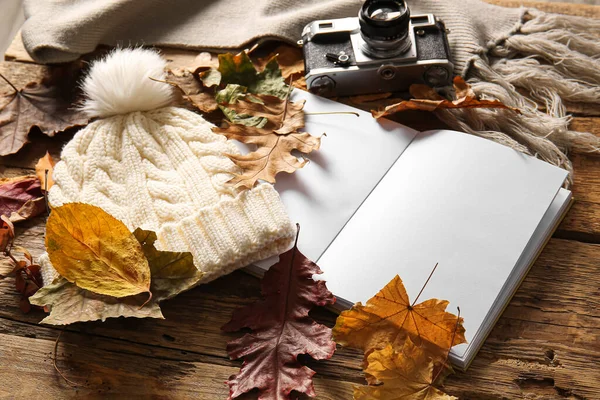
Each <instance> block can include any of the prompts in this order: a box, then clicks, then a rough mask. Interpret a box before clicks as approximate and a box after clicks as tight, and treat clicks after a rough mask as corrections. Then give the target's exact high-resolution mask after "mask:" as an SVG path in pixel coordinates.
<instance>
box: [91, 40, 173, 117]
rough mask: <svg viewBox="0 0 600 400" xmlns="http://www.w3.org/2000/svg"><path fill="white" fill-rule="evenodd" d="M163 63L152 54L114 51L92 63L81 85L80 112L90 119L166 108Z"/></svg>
mask: <svg viewBox="0 0 600 400" xmlns="http://www.w3.org/2000/svg"><path fill="white" fill-rule="evenodd" d="M165 66H166V61H165V60H164V59H162V58H161V57H160V55H159V54H158V53H157V52H156V51H153V50H148V49H142V48H135V49H117V50H114V51H113V52H111V53H110V54H108V55H107V56H106V57H105V58H104V59H102V60H98V61H96V62H94V63H93V64H92V66H91V68H90V71H89V73H88V76H87V77H86V78H85V80H84V81H83V84H82V88H83V92H84V95H85V97H86V99H85V100H84V102H83V105H82V106H81V109H82V110H83V111H84V112H85V113H86V114H87V115H89V116H90V117H108V116H111V115H117V114H127V113H130V112H134V111H148V110H154V109H156V108H161V107H165V106H167V105H169V103H170V102H171V95H172V87H171V85H168V84H166V83H162V82H156V81H153V80H152V79H150V78H154V79H159V80H164V78H165V72H164V69H165Z"/></svg>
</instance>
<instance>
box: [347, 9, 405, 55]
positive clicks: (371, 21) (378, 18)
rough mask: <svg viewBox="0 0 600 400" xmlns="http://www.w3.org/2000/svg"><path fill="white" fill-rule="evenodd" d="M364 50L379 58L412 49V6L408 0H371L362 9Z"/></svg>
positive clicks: (360, 20) (361, 23) (361, 25)
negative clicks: (410, 25)
mask: <svg viewBox="0 0 600 400" xmlns="http://www.w3.org/2000/svg"><path fill="white" fill-rule="evenodd" d="M358 21H359V23H360V33H361V35H362V38H363V40H364V42H365V46H363V51H364V52H365V53H367V54H368V55H369V56H372V57H375V58H389V57H394V56H397V55H399V54H402V53H405V52H406V51H407V50H408V49H410V46H411V42H410V37H409V35H408V25H409V22H410V10H409V9H408V7H407V5H406V2H405V1H404V0H367V1H365V3H364V4H363V6H362V8H361V10H360V12H359V13H358Z"/></svg>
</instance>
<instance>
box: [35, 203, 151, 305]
mask: <svg viewBox="0 0 600 400" xmlns="http://www.w3.org/2000/svg"><path fill="white" fill-rule="evenodd" d="M46 250H47V251H48V256H49V257H50V261H51V262H52V265H53V266H54V268H55V269H56V271H57V272H58V273H59V274H60V275H61V276H63V277H64V278H65V279H67V280H68V281H69V282H72V283H74V284H76V285H77V286H79V287H80V288H83V289H87V290H90V291H92V292H95V293H99V294H105V295H109V296H113V297H124V296H132V295H135V294H139V293H149V295H150V297H149V299H148V300H150V298H151V297H152V293H151V292H150V267H149V265H148V261H147V260H146V257H145V256H144V252H143V251H142V247H141V246H140V243H139V242H138V240H137V239H136V238H135V236H133V234H132V233H131V232H130V231H129V229H127V227H126V226H125V224H123V223H122V222H121V221H119V220H118V219H116V218H115V217H113V216H111V215H109V214H108V213H106V212H105V211H104V210H102V209H101V208H99V207H95V206H92V205H89V204H83V203H69V204H65V205H63V206H60V207H55V208H53V209H52V213H51V214H50V217H49V218H48V222H47V224H46Z"/></svg>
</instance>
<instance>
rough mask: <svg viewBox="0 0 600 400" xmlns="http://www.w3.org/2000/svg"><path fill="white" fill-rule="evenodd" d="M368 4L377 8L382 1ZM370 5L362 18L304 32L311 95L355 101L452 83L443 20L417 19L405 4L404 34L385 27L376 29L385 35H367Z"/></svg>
mask: <svg viewBox="0 0 600 400" xmlns="http://www.w3.org/2000/svg"><path fill="white" fill-rule="evenodd" d="M382 2H386V1H385V0H383V1H382ZM367 3H372V4H371V8H374V7H375V8H376V7H377V3H378V2H377V0H374V1H371V2H369V1H367ZM367 3H365V6H363V10H361V12H360V13H359V18H340V19H332V20H319V21H314V22H312V23H310V24H308V25H306V27H305V28H304V30H303V32H302V41H301V44H302V48H303V52H304V67H305V74H306V75H305V76H306V85H307V87H308V89H309V90H310V91H311V92H313V93H316V94H319V95H323V96H352V95H358V94H367V93H380V92H396V91H405V90H408V88H409V86H410V85H411V84H413V83H424V84H427V85H430V86H434V87H435V86H445V85H449V84H451V82H452V70H453V64H452V62H451V61H450V47H449V45H448V38H447V36H446V28H445V26H444V23H443V22H442V21H441V20H439V19H437V18H435V16H434V15H433V14H423V15H414V16H411V15H410V12H409V10H408V7H406V4H405V3H404V1H397V2H396V3H398V4H400V6H399V7H401V5H402V4H404V7H406V8H405V15H404V16H405V19H406V21H405V22H404V25H405V27H404V31H403V30H402V28H400V29H399V30H396V31H395V32H389V31H388V32H386V31H385V27H384V28H379V27H377V26H375V27H374V30H375V31H377V29H379V30H381V32H380V33H381V35H380V36H379V37H377V34H378V33H377V32H375V34H373V33H372V32H365V30H366V29H365V28H369V29H370V28H371V26H368V25H366V24H365V23H363V19H368V14H367V13H368V12H369V11H368V8H366V7H368V4H367ZM373 3H374V5H373ZM400 10H402V9H401V8H400ZM375 13H376V11H375ZM375 13H374V14H375ZM406 14H408V15H406ZM365 15H366V17H365ZM363 17H364V18H363ZM392 19H398V17H395V18H392ZM374 21H375V22H376V23H377V22H379V21H376V20H374ZM367 22H369V21H367ZM389 23H390V22H388V24H389ZM391 23H393V24H398V22H396V21H391ZM398 32H400V33H398ZM390 33H392V34H391V35H390Z"/></svg>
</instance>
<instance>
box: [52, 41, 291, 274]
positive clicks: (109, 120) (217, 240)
mask: <svg viewBox="0 0 600 400" xmlns="http://www.w3.org/2000/svg"><path fill="white" fill-rule="evenodd" d="M164 67H165V61H164V60H163V59H162V58H161V57H160V56H159V55H158V54H157V53H156V52H154V51H151V50H144V49H122V50H116V51H114V52H112V53H111V54H110V55H108V56H107V57H106V58H105V59H103V60H101V61H98V62H96V63H94V64H93V66H92V67H91V69H90V73H89V75H88V76H87V78H86V79H85V81H84V83H83V90H84V93H85V95H86V98H87V99H86V100H85V102H84V104H83V109H84V110H85V111H86V112H87V113H88V114H89V115H90V116H93V117H101V118H102V119H98V120H96V121H95V122H92V123H91V124H89V125H88V126H87V127H85V128H84V129H82V130H80V131H79V132H77V134H76V135H75V137H74V138H73V140H71V141H70V142H69V143H68V144H67V145H66V146H65V148H64V149H63V151H62V155H61V161H60V162H59V163H57V164H56V166H55V168H54V175H53V178H54V180H55V184H54V186H53V187H52V188H51V189H50V192H49V202H50V204H51V205H52V206H53V207H57V206H60V205H62V204H64V203H69V202H83V203H88V204H92V205H95V206H98V207H101V208H102V209H104V210H105V211H107V212H108V213H109V214H111V215H113V216H114V217H116V218H118V219H119V220H121V221H123V222H124V223H125V225H127V227H128V228H129V229H130V230H134V229H136V228H138V227H141V228H143V229H148V230H152V231H155V232H156V234H157V236H158V241H157V243H156V246H157V248H158V249H159V250H168V251H189V252H191V253H192V255H193V257H194V263H195V265H196V267H197V268H198V269H199V270H201V271H203V272H204V276H203V278H202V282H207V281H211V280H213V279H216V278H218V277H220V276H222V275H225V274H228V273H230V272H232V271H233V270H235V269H237V268H240V267H244V266H246V265H248V264H250V263H252V262H255V261H258V260H261V259H264V258H267V257H270V256H273V255H276V254H279V253H281V252H283V251H285V250H286V249H287V248H288V247H289V245H290V242H291V241H292V240H293V238H294V235H295V232H296V230H295V227H293V226H292V224H291V223H290V220H289V218H288V216H287V214H286V212H285V209H284V207H283V204H282V203H281V200H280V199H279V195H278V194H277V192H276V191H275V189H274V188H273V186H272V185H270V184H266V183H265V184H260V185H258V186H257V187H255V188H253V189H250V190H243V191H242V190H238V189H234V188H233V187H231V186H229V185H226V184H225V182H227V181H228V180H229V179H230V178H231V177H232V175H231V173H232V172H234V171H236V168H237V167H236V166H235V164H234V163H233V162H231V160H230V159H229V158H228V157H227V156H226V155H225V154H238V153H239V152H238V150H237V148H236V146H235V144H234V143H232V142H230V141H228V140H227V139H226V138H225V137H224V136H221V135H218V134H215V133H213V132H212V131H211V127H212V125H211V124H210V123H208V122H206V121H205V120H204V119H203V118H202V117H201V116H199V115H198V114H196V113H193V112H191V111H188V110H185V109H182V108H176V107H169V106H168V104H169V103H170V101H171V90H172V89H171V87H170V86H169V85H166V84H164V83H160V82H156V81H153V80H151V79H150V78H155V79H164ZM44 264H46V263H44ZM45 272H46V273H45V274H44V275H45V278H46V279H45V281H46V284H47V283H49V282H48V281H47V277H48V276H49V274H48V272H47V271H45Z"/></svg>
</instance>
